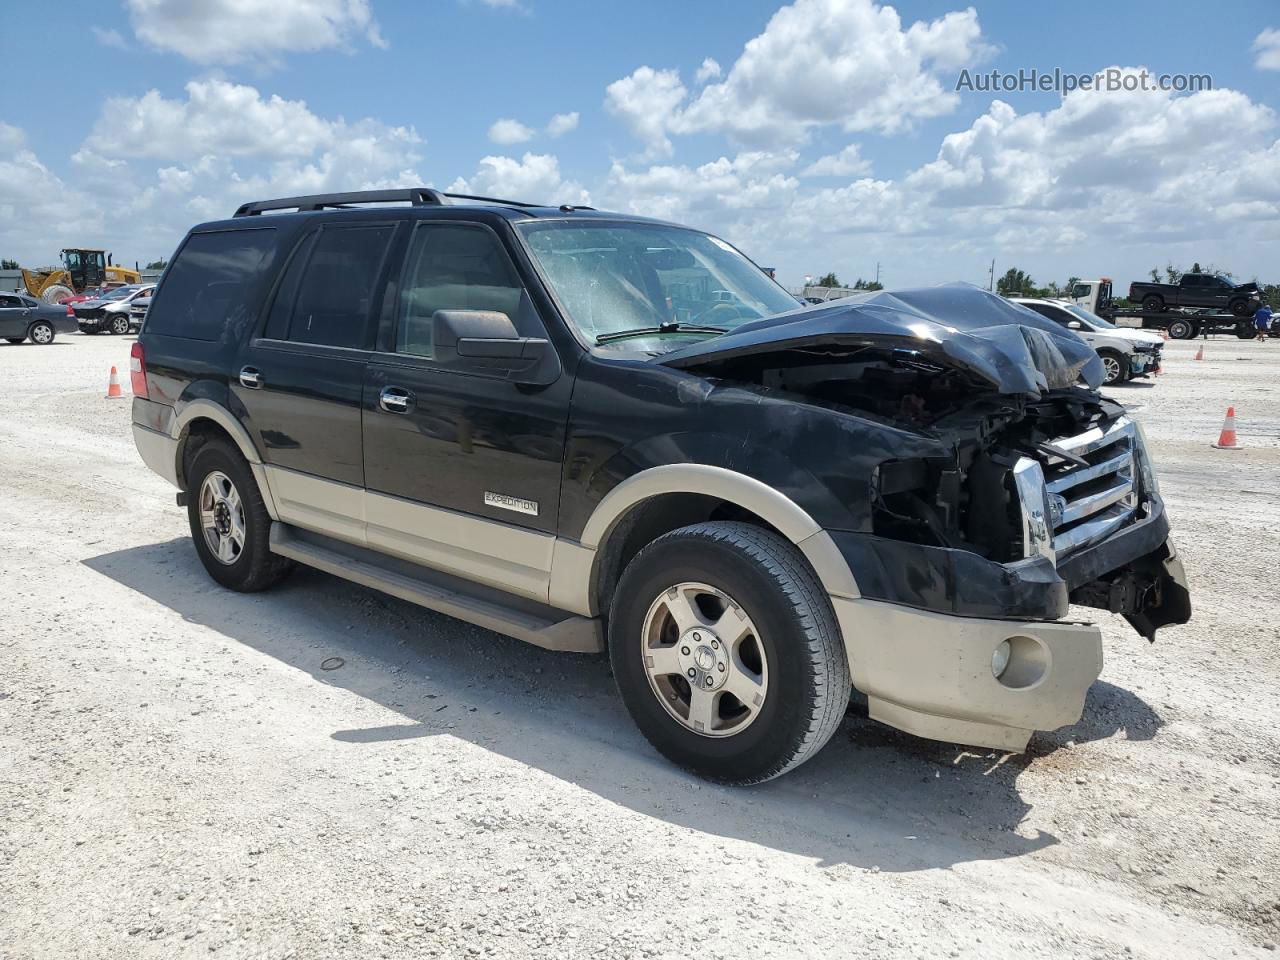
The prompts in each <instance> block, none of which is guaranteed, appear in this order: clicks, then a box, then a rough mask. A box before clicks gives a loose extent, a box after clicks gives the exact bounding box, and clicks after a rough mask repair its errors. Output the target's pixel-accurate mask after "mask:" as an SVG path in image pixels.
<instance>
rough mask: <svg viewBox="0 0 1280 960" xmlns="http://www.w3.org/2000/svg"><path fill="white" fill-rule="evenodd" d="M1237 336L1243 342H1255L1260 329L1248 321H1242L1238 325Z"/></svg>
mask: <svg viewBox="0 0 1280 960" xmlns="http://www.w3.org/2000/svg"><path fill="white" fill-rule="evenodd" d="M1262 332H1263V333H1265V332H1266V331H1265V330H1264V331H1262ZM1236 336H1237V337H1239V338H1240V339H1241V340H1253V339H1255V338H1256V337H1257V336H1258V328H1257V327H1256V326H1254V325H1253V324H1252V323H1251V322H1249V321H1247V320H1241V321H1240V322H1239V323H1237V324H1236Z"/></svg>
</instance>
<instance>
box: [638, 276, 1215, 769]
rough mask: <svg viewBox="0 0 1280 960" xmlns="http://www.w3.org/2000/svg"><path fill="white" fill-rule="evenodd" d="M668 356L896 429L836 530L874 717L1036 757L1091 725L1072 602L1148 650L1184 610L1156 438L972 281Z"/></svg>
mask: <svg viewBox="0 0 1280 960" xmlns="http://www.w3.org/2000/svg"><path fill="white" fill-rule="evenodd" d="M660 362H662V363H665V364H668V365H670V366H674V367H679V368H683V369H688V370H694V371H697V372H698V373H700V374H702V375H704V376H707V377H710V378H712V379H715V380H720V381H726V382H730V383H748V384H753V385H756V386H757V387H758V388H764V389H766V390H769V391H771V392H775V391H776V393H777V395H779V396H790V397H792V398H794V399H795V400H797V401H798V402H801V403H805V404H810V405H817V406H822V407H826V408H829V409H831V410H832V411H835V412H838V413H843V414H845V415H848V416H852V417H856V418H858V419H860V420H863V421H868V420H869V421H873V422H874V421H880V422H882V423H884V424H885V426H886V427H889V426H891V427H893V428H895V429H894V430H892V431H891V430H886V431H884V436H883V437H881V436H879V435H877V437H876V440H877V443H876V444H875V448H874V453H871V452H870V450H871V446H870V445H868V446H867V447H866V448H865V449H862V450H855V451H851V454H850V457H849V470H850V472H851V473H856V472H857V471H859V470H866V471H867V475H866V478H865V483H866V486H865V490H866V500H867V502H868V503H869V505H870V507H869V510H868V511H867V512H866V519H865V522H864V523H862V525H861V527H860V528H859V529H847V530H834V529H833V530H829V531H828V532H829V533H830V534H831V536H832V538H833V540H834V542H835V543H836V545H837V548H838V549H839V550H840V552H841V554H842V555H843V557H844V558H845V560H846V561H847V562H848V564H849V567H850V569H851V571H852V572H853V575H854V578H855V579H856V581H857V584H858V590H859V592H860V593H861V595H862V596H861V598H860V599H857V600H851V599H847V598H843V599H842V598H833V603H834V604H835V606H836V612H837V615H838V616H839V619H840V623H841V628H842V630H843V633H844V638H845V644H846V647H847V650H848V654H849V658H850V663H851V667H852V670H853V675H854V682H855V686H857V687H858V688H859V689H861V690H862V691H863V692H865V693H866V694H867V695H868V697H869V698H870V701H871V714H872V716H873V717H876V718H878V719H881V720H884V721H885V722H887V723H890V724H892V725H894V726H897V727H900V728H902V729H905V730H908V731H910V732H913V733H917V734H920V735H923V736H929V737H935V738H938V739H943V740H953V741H960V742H967V743H975V744H980V745H984V746H991V747H999V748H1003V749H1014V750H1016V749H1021V748H1022V747H1023V746H1024V745H1025V743H1026V740H1027V738H1028V737H1029V736H1030V733H1031V731H1033V730H1036V729H1049V728H1053V727H1057V726H1061V725H1063V724H1067V723H1071V722H1074V721H1075V720H1077V719H1078V718H1079V716H1080V711H1081V709H1082V707H1083V703H1084V696H1085V692H1086V691H1087V690H1088V688H1089V685H1090V684H1092V682H1093V681H1094V680H1095V679H1096V678H1097V676H1098V673H1099V671H1100V670H1101V667H1102V653H1101V635H1100V633H1099V631H1098V629H1097V628H1096V627H1093V626H1091V625H1086V624H1072V623H1063V622H1054V621H1059V619H1060V618H1062V617H1064V616H1065V615H1066V614H1067V611H1068V606H1069V605H1070V604H1073V603H1074V604H1079V605H1084V606H1092V607H1097V608H1101V609H1106V610H1109V611H1112V612H1115V613H1120V614H1123V615H1124V616H1125V617H1126V619H1127V620H1128V621H1129V623H1130V624H1131V625H1132V626H1133V627H1134V629H1135V630H1137V631H1138V633H1140V634H1141V635H1142V636H1145V637H1146V638H1147V639H1149V640H1153V639H1154V637H1155V632H1156V631H1157V630H1158V629H1159V628H1160V627H1162V626H1166V625H1168V624H1175V623H1185V622H1186V621H1187V620H1188V619H1189V618H1190V615H1191V605H1190V594H1189V591H1188V589H1187V583H1186V579H1185V576H1184V574H1183V571H1182V566H1181V563H1180V562H1179V561H1178V559H1177V555H1176V552H1175V551H1174V548H1173V545H1172V543H1171V542H1170V541H1169V537H1168V535H1169V524H1168V519H1167V517H1166V516H1165V511H1164V504H1163V501H1162V500H1161V498H1160V495H1159V489H1158V486H1157V484H1156V480H1155V473H1154V470H1153V468H1152V466H1151V463H1150V461H1149V459H1148V457H1147V452H1146V447H1145V443H1144V441H1143V437H1142V433H1141V429H1140V428H1139V427H1138V426H1137V424H1135V423H1134V422H1132V421H1131V420H1129V418H1128V417H1127V416H1126V415H1125V411H1124V409H1123V408H1122V407H1121V406H1120V405H1119V404H1116V403H1113V402H1111V401H1109V400H1107V399H1105V398H1103V397H1101V396H1100V395H1099V394H1098V393H1097V387H1098V385H1099V384H1100V383H1101V380H1102V377H1103V370H1102V364H1101V362H1100V361H1099V360H1098V357H1097V355H1096V354H1095V353H1094V351H1093V350H1092V348H1090V347H1089V345H1088V344H1087V343H1085V341H1083V340H1082V339H1080V338H1079V337H1076V336H1075V335H1074V334H1072V333H1071V332H1070V331H1067V330H1064V329H1063V328H1061V327H1058V326H1057V325H1056V324H1053V323H1051V322H1050V321H1048V320H1045V319H1044V318H1042V317H1040V316H1039V315H1038V314H1034V313H1032V312H1031V311H1028V310H1025V309H1023V308H1022V307H1019V306H1017V305H1015V304H1012V303H1009V302H1008V301H1006V300H1004V299H1002V298H999V297H995V296H992V295H991V294H988V293H987V292H985V291H982V290H978V289H977V288H974V287H970V286H967V285H952V286H944V287H934V288H928V289H925V290H912V291H899V292H895V293H893V294H889V293H875V294H870V295H867V296H865V297H853V298H848V299H845V300H840V301H836V302H834V303H832V304H829V305H825V306H823V307H821V308H817V309H812V310H806V311H799V312H797V313H792V314H785V315H783V316H780V317H773V318H769V319H766V320H762V321H759V322H757V323H753V324H749V325H746V326H744V327H740V328H738V329H737V330H735V331H734V332H732V333H729V334H726V335H724V336H722V337H717V338H715V339H713V340H708V341H704V342H702V343H699V344H696V345H694V346H691V347H687V348H685V349H683V350H679V351H676V352H674V353H672V354H668V355H666V356H664V357H663V358H662V359H661V361H660ZM904 429H905V430H907V431H909V433H905V434H904V433H902V432H901V431H903V430H904ZM894 437H901V438H903V439H901V440H898V441H895V440H894V439H893V438H894ZM895 446H896V448H898V449H897V450H896V455H895ZM869 459H870V460H874V462H872V463H870V465H869V466H868V464H867V461H868V460H869ZM853 486H854V488H855V489H856V484H855V485H853ZM859 500H861V498H860V497H859Z"/></svg>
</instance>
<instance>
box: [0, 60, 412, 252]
mask: <svg viewBox="0 0 1280 960" xmlns="http://www.w3.org/2000/svg"><path fill="white" fill-rule="evenodd" d="M0 126H2V125H0ZM421 147H422V138H421V137H419V136H418V134H417V132H416V131H415V130H414V129H413V128H412V127H395V126H389V125H387V124H384V123H381V122H379V121H376V120H372V119H363V120H358V121H347V120H344V119H342V118H340V117H339V118H328V117H323V116H320V115H318V114H316V113H314V112H313V111H312V110H311V109H310V108H309V107H308V106H307V104H306V103H304V102H303V101H300V100H287V99H284V98H281V97H278V96H271V95H264V94H263V93H261V92H260V91H259V90H257V89H256V88H254V87H251V86H245V85H242V84H234V83H230V82H228V81H225V80H204V81H193V82H192V83H189V84H188V85H187V89H186V96H185V97H184V98H177V99H170V98H166V97H163V96H161V95H160V94H159V93H158V92H156V91H154V90H153V91H150V92H148V93H146V94H143V95H142V96H140V97H134V98H128V97H118V98H112V99H110V100H108V101H107V102H106V103H105V104H104V105H103V108H102V113H101V115H100V117H99V119H98V122H97V124H96V125H95V128H94V131H93V132H92V133H91V134H90V135H89V136H88V137H86V139H85V141H84V142H83V143H82V144H81V146H80V148H79V149H78V150H77V151H76V152H75V153H74V154H73V156H72V157H71V161H70V173H69V174H68V175H67V177H66V183H62V182H61V181H60V180H59V179H58V178H57V177H54V175H53V174H52V173H50V172H49V170H48V169H47V168H46V167H45V166H44V165H43V164H41V163H40V162H39V161H38V160H36V159H35V157H34V156H33V155H32V154H31V153H30V150H29V149H27V148H26V147H25V145H24V144H23V142H22V141H21V140H17V141H15V140H14V136H13V135H12V134H7V133H0V184H3V185H4V186H0V192H3V191H4V189H5V187H8V186H9V185H12V191H13V194H14V197H13V200H12V205H11V206H6V203H7V201H5V200H4V199H0V221H2V222H3V223H4V224H10V223H23V224H27V225H28V227H29V225H30V224H31V223H32V222H37V221H35V220H33V218H39V220H38V222H46V221H51V220H53V219H54V215H53V214H52V213H50V212H48V210H47V209H46V207H47V206H48V205H49V204H50V203H55V204H57V205H58V206H59V209H60V211H61V212H60V213H58V214H57V220H56V222H54V223H51V224H50V225H47V226H46V227H44V228H43V229H42V231H41V233H42V234H44V233H49V234H51V235H53V236H55V237H59V238H63V239H65V240H68V241H72V242H74V243H75V244H84V243H89V244H93V245H102V246H104V247H107V248H108V249H113V250H114V251H115V252H116V253H117V256H118V258H119V259H121V260H123V261H126V262H128V261H132V260H148V259H153V258H155V257H157V256H167V255H168V254H169V253H170V252H172V250H173V247H174V245H175V244H176V243H177V242H178V240H179V239H180V238H181V236H182V234H183V233H184V232H185V231H186V229H187V228H188V227H190V226H191V225H192V224H193V223H196V222H199V221H201V220H208V219H213V218H220V217H226V216H229V215H230V214H231V212H232V211H234V210H235V208H236V207H237V206H239V205H240V204H241V203H244V202H245V201H247V200H258V199H263V198H267V197H279V196H293V195H297V194H309V193H323V192H326V191H333V190H362V189H379V188H385V187H393V186H413V185H419V184H421V183H423V182H424V179H423V177H422V175H421V174H420V173H419V172H418V170H417V164H418V162H419V161H420V159H421V157H420V155H419V151H420V150H421ZM68 185H74V186H73V187H69V186H68ZM42 204H43V205H44V206H42ZM71 227H73V228H74V229H72V230H71V232H73V233H75V236H66V234H67V232H68V229H69V228H71ZM3 229H4V228H3V227H0V231H2V230H3ZM0 239H3V238H2V237H0ZM44 243H45V244H46V245H48V243H49V241H48V240H47V239H46V240H45V241H44ZM53 249H54V250H56V249H57V247H56V246H55V247H54V248H53ZM5 255H6V256H11V255H12V254H7V253H6V254H5ZM45 259H47V256H46V257H45Z"/></svg>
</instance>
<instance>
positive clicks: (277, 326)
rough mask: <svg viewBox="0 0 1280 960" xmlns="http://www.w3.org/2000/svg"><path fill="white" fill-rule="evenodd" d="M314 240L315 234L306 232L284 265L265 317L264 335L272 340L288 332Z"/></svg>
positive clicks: (279, 338)
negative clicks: (269, 312)
mask: <svg viewBox="0 0 1280 960" xmlns="http://www.w3.org/2000/svg"><path fill="white" fill-rule="evenodd" d="M315 242H316V234H315V233H309V234H307V236H306V238H305V239H303V241H302V242H301V243H300V244H298V249H296V250H295V251H294V252H293V256H292V257H290V258H289V266H287V267H285V271H284V276H283V277H281V279H280V286H279V287H277V288H276V298H275V300H274V301H273V302H272V304H271V314H270V316H268V317H267V329H266V336H267V337H269V338H270V339H272V340H283V339H284V338H285V334H287V333H288V332H289V313H290V312H291V311H292V310H293V302H294V300H295V299H296V298H297V296H298V284H299V282H301V280H302V274H303V271H305V270H306V269H307V259H308V258H309V257H310V256H311V248H312V247H313V246H315Z"/></svg>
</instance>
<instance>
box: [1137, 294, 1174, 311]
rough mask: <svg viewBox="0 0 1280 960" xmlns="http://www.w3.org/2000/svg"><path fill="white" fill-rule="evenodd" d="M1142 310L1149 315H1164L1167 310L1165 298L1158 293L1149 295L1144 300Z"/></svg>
mask: <svg viewBox="0 0 1280 960" xmlns="http://www.w3.org/2000/svg"><path fill="white" fill-rule="evenodd" d="M1142 309H1143V310H1145V311H1147V313H1164V312H1165V310H1166V309H1168V308H1167V307H1166V306H1165V302H1164V297H1162V296H1160V295H1159V294H1158V293H1149V294H1147V295H1146V296H1145V297H1143V298H1142Z"/></svg>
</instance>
